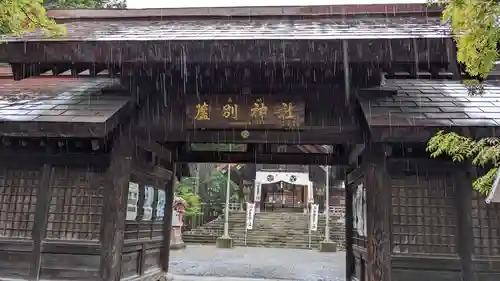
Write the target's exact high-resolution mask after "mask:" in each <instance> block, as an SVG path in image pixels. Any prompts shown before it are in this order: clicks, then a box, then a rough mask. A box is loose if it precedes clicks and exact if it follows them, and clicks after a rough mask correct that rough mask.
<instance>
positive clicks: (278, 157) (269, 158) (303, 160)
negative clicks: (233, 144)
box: [179, 151, 349, 166]
mask: <svg viewBox="0 0 500 281" xmlns="http://www.w3.org/2000/svg"><path fill="white" fill-rule="evenodd" d="M179 162H187V163H265V164H290V165H331V166H333V165H339V166H343V165H349V161H348V159H347V157H344V156H339V155H333V154H324V153H247V152H217V151H196V152H184V153H182V154H180V155H179Z"/></svg>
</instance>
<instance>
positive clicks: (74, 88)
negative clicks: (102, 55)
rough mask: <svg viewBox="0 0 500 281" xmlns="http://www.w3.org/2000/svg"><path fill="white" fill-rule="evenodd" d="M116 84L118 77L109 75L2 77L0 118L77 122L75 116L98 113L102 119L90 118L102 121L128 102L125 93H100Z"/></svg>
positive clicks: (91, 115)
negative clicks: (111, 77) (8, 78)
mask: <svg viewBox="0 0 500 281" xmlns="http://www.w3.org/2000/svg"><path fill="white" fill-rule="evenodd" d="M116 83H118V81H117V80H115V79H110V78H73V77H36V78H28V79H24V80H22V81H14V80H7V79H2V80H0V120H2V121H3V122H5V121H32V120H33V121H46V122H76V121H75V119H74V117H77V116H87V117H95V116H98V117H101V118H98V119H93V120H99V122H105V121H106V120H107V119H109V118H111V116H113V115H114V114H115V113H116V112H117V111H118V110H119V109H121V108H122V107H123V106H124V105H125V104H126V103H127V101H128V97H126V96H118V95H115V94H103V93H102V89H103V88H106V87H109V86H112V85H115V84H116ZM76 120H81V118H78V119H76ZM78 122H84V121H78ZM87 122H88V121H87Z"/></svg>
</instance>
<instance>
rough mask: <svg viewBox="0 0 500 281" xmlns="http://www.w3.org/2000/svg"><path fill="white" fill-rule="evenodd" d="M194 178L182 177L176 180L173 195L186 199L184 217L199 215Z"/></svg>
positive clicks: (199, 205) (198, 202)
mask: <svg viewBox="0 0 500 281" xmlns="http://www.w3.org/2000/svg"><path fill="white" fill-rule="evenodd" d="M193 186H194V179H193V178H184V179H182V180H181V181H179V182H177V184H176V187H175V195H176V196H179V197H181V198H182V199H184V201H186V210H185V213H184V217H186V218H188V217H191V216H195V215H199V214H200V213H201V202H200V196H198V195H197V194H195V193H194V190H193Z"/></svg>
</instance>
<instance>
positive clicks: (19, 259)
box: [0, 250, 33, 280]
mask: <svg viewBox="0 0 500 281" xmlns="http://www.w3.org/2000/svg"><path fill="white" fill-rule="evenodd" d="M32 255H33V254H32V253H31V252H13V251H2V250H0V279H2V280H4V278H12V279H17V278H18V279H26V280H27V279H28V275H29V272H30V266H31V261H32V258H31V257H32Z"/></svg>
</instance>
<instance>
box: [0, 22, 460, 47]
mask: <svg viewBox="0 0 500 281" xmlns="http://www.w3.org/2000/svg"><path fill="white" fill-rule="evenodd" d="M66 27H67V31H68V33H67V35H66V36H65V37H58V38H49V37H47V36H44V35H43V34H42V33H41V32H32V33H28V34H25V35H24V36H23V37H7V38H5V40H6V41H8V42H16V41H65V40H66V41H176V40H242V39H243V40H256V39H273V40H280V39H281V40H283V39H291V40H297V39H298V40H300V39H305V40H311V39H313V40H317V39H325V40H330V39H393V38H444V37H450V36H451V35H450V28H449V26H448V25H446V24H444V23H442V22H441V19H439V18H431V17H400V18H389V17H384V18H368V17H367V18H357V19H353V18H350V19H345V18H333V19H300V20H283V19H281V20H279V19H253V20H249V19H246V20H235V19H226V20H203V19H200V20H175V21H174V20H130V19H128V20H125V19H122V20H108V21H79V22H78V21H74V22H69V23H66Z"/></svg>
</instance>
